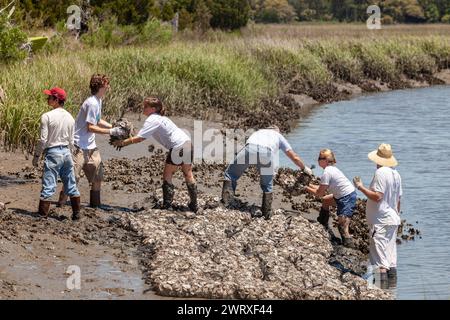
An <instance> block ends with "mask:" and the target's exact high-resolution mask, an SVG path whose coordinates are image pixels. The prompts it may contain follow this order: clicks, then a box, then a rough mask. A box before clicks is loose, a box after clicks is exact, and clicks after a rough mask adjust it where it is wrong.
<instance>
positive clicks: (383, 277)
mask: <svg viewBox="0 0 450 320" xmlns="http://www.w3.org/2000/svg"><path fill="white" fill-rule="evenodd" d="M380 289H383V290H386V289H389V281H388V274H387V272H380Z"/></svg>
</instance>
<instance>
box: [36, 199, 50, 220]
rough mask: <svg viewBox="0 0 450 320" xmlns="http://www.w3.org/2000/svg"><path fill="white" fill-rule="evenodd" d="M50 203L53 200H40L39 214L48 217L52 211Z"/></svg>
mask: <svg viewBox="0 0 450 320" xmlns="http://www.w3.org/2000/svg"><path fill="white" fill-rule="evenodd" d="M50 204H51V201H47V200H39V209H38V213H39V215H41V216H43V217H45V218H47V217H48V213H49V212H50Z"/></svg>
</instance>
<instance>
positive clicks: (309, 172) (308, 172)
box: [303, 166, 313, 176]
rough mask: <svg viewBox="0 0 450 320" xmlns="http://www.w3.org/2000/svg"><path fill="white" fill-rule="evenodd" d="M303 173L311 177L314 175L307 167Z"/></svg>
mask: <svg viewBox="0 0 450 320" xmlns="http://www.w3.org/2000/svg"><path fill="white" fill-rule="evenodd" d="M303 172H304V173H306V174H307V175H309V176H312V175H313V172H312V170H311V168H310V167H307V166H305V168H304V169H303Z"/></svg>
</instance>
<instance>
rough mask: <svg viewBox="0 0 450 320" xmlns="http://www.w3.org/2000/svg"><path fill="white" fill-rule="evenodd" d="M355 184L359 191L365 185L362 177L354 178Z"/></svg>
mask: <svg viewBox="0 0 450 320" xmlns="http://www.w3.org/2000/svg"><path fill="white" fill-rule="evenodd" d="M353 184H354V185H355V187H356V189H358V190H359V188H361V187H363V183H362V181H361V178H360V177H354V178H353Z"/></svg>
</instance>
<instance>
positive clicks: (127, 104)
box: [0, 26, 450, 151]
mask: <svg viewBox="0 0 450 320" xmlns="http://www.w3.org/2000/svg"><path fill="white" fill-rule="evenodd" d="M258 28H259V27H258ZM280 28H281V27H279V28H278V29H279V30H283V29H282V28H281V29H280ZM289 28H291V27H289ZM308 28H309V27H308ZM319 28H323V27H319ZM336 28H337V26H336ZM352 28H354V27H351V28H350V30H353V29H352ZM355 28H356V27H355ZM269 29H270V28H269ZM425 29H427V30H428V27H427V28H425ZM336 30H337V29H336ZM269 31H270V33H271V34H275V32H274V31H273V30H272V29H270V30H269ZM289 31H290V32H293V29H292V30H291V29H289ZM258 32H259V31H258ZM280 32H281V31H280ZM297 32H305V31H304V30H297ZM314 32H316V33H317V32H318V31H317V30H315V31H314ZM220 37H221V38H222V40H221V41H220V42H219V41H183V40H177V41H174V42H172V43H170V44H166V45H158V46H147V45H139V46H132V47H130V46H119V47H114V48H103V49H102V48H90V49H87V50H81V49H80V48H76V47H75V50H69V49H65V50H56V51H54V50H49V51H47V52H46V53H44V54H42V55H40V56H36V57H35V58H34V59H32V60H30V61H28V62H26V63H16V64H13V65H9V66H4V65H0V86H1V87H2V88H3V89H4V90H5V92H6V93H7V95H8V99H7V100H6V101H5V103H4V104H3V105H0V130H2V131H3V132H4V133H5V134H4V135H3V136H4V141H3V142H4V146H5V147H6V148H10V149H14V148H18V147H21V148H23V149H25V150H28V151H30V150H32V148H33V145H34V143H35V142H36V139H37V137H38V131H39V118H40V116H41V114H42V113H44V112H45V111H47V110H48V107H47V106H46V102H45V98H44V96H43V94H42V90H44V89H45V88H48V87H52V86H56V85H58V86H61V87H63V88H65V89H66V90H67V92H68V94H69V100H68V102H67V108H68V110H69V111H70V112H72V114H73V115H74V116H76V114H77V111H78V109H79V106H80V105H81V103H82V101H83V99H85V98H86V97H87V96H88V95H89V90H88V81H89V78H90V76H91V75H92V74H93V73H106V74H108V75H109V76H110V77H111V80H112V83H111V87H112V88H111V91H110V92H109V93H108V96H107V98H106V100H105V103H104V115H105V116H106V118H108V119H114V118H115V117H117V116H119V115H120V114H121V113H122V112H123V111H124V110H125V109H133V110H138V108H139V103H140V102H141V101H142V99H143V98H144V97H145V96H147V95H157V96H160V97H161V98H162V99H163V101H164V102H165V104H166V105H167V106H168V109H169V111H170V114H172V115H175V114H177V115H186V116H192V117H195V118H199V119H205V118H208V117H209V115H211V114H220V115H224V116H226V115H230V114H233V115H238V116H237V117H238V118H239V116H241V117H244V115H246V116H248V115H250V116H251V114H252V112H260V113H261V112H264V110H265V109H264V106H266V105H267V104H268V101H269V102H270V101H275V100H276V99H277V98H278V97H280V96H281V95H283V94H285V93H288V92H289V93H303V94H307V95H309V96H311V97H313V98H315V99H316V100H319V101H331V100H333V97H334V96H333V95H335V94H336V92H335V88H334V86H333V83H335V82H336V81H346V82H351V83H354V84H360V83H363V82H364V81H366V80H368V79H372V80H379V81H383V82H386V83H387V84H388V85H391V86H392V87H393V88H394V87H396V85H395V84H396V83H397V82H398V81H400V78H401V76H402V75H404V76H406V77H407V78H412V79H421V78H423V77H425V78H426V77H430V76H432V74H433V73H434V72H436V71H438V70H440V69H443V68H448V67H449V62H450V43H449V39H450V37H444V36H439V37H438V36H426V37H422V36H410V35H408V36H405V35H402V36H398V37H389V39H382V38H377V39H375V38H369V39H359V38H356V37H349V38H343V39H336V38H332V37H331V38H328V37H325V39H314V38H312V39H308V40H305V39H303V40H298V39H294V38H293V39H287V38H279V37H278V38H277V37H276V36H273V37H272V38H269V37H264V38H261V37H255V38H252V39H249V38H248V34H245V32H243V35H242V36H236V35H231V36H226V35H224V34H220Z"/></svg>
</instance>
